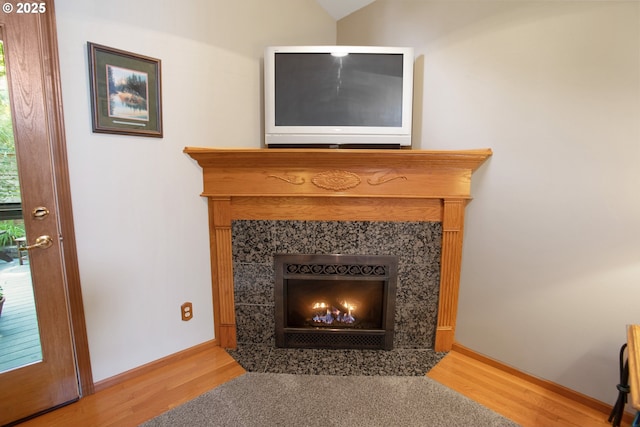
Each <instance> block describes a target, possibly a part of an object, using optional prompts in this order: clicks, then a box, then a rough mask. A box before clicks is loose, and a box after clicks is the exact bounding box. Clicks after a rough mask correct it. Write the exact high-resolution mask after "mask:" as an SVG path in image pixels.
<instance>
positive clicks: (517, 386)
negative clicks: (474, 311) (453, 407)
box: [427, 347, 631, 427]
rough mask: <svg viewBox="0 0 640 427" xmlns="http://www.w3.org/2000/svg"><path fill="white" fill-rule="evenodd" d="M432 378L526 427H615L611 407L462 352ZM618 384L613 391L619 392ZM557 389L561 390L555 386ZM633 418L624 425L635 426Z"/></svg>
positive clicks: (447, 359) (438, 368) (447, 360)
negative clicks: (571, 396)
mask: <svg viewBox="0 0 640 427" xmlns="http://www.w3.org/2000/svg"><path fill="white" fill-rule="evenodd" d="M427 376H428V377H429V378H432V379H434V380H436V381H438V382H439V383H441V384H444V385H446V386H447V387H449V388H451V389H453V390H456V391H457V392H458V393H461V394H463V395H465V396H467V397H469V398H471V399H473V400H475V401H476V402H478V403H480V404H482V405H484V406H486V407H488V408H490V409H492V410H494V411H495V412H497V413H499V414H501V415H503V416H505V417H506V418H509V419H510V420H512V421H514V422H516V423H518V424H520V425H521V426H522V427H572V426H582V427H611V423H609V422H608V421H607V418H608V417H609V413H610V410H611V408H609V407H608V406H606V405H604V404H602V403H600V402H596V401H593V402H588V401H589V400H590V398H587V397H585V398H584V400H585V403H584V404H583V403H580V402H577V401H576V399H575V398H570V397H568V396H567V395H571V394H576V395H577V393H575V392H572V391H570V390H566V389H565V390H566V391H568V393H567V392H563V390H560V391H559V392H554V391H552V390H550V389H549V387H545V386H544V384H540V383H544V381H540V380H535V379H534V380H533V381H530V380H528V379H527V378H526V377H527V375H526V374H521V373H517V372H514V373H509V372H508V370H507V371H505V370H504V369H500V368H498V367H495V366H492V364H491V363H486V362H485V361H482V360H478V359H477V358H474V357H470V356H467V355H465V354H464V353H462V352H459V351H455V347H454V351H451V352H449V354H447V355H446V356H445V357H444V359H442V360H441V361H440V362H439V363H438V364H437V365H436V366H435V367H434V368H433V369H432V370H431V371H429V373H428V374H427ZM614 386H615V385H613V386H612V392H615V388H614ZM555 387H559V386H557V385H555ZM629 417H630V415H627V416H626V417H625V418H624V419H623V423H622V426H629V425H630V424H631V419H630V418H629Z"/></svg>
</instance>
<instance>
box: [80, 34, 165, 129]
mask: <svg viewBox="0 0 640 427" xmlns="http://www.w3.org/2000/svg"><path fill="white" fill-rule="evenodd" d="M87 46H88V50H89V74H90V83H91V100H92V103H91V107H92V112H93V115H92V122H93V131H94V132H99V133H113V134H123V135H137V136H149V137H157V138H161V137H162V96H161V84H160V82H161V79H160V60H159V59H155V58H150V57H147V56H142V55H137V54H134V53H131V52H125V51H123V50H119V49H114V48H110V47H106V46H101V45H98V44H95V43H91V42H89V43H87Z"/></svg>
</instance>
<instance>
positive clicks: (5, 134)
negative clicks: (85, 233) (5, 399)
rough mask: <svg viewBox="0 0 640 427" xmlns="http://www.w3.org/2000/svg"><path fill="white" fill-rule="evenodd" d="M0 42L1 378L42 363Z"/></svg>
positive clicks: (2, 49) (0, 43)
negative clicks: (27, 366) (7, 373)
mask: <svg viewBox="0 0 640 427" xmlns="http://www.w3.org/2000/svg"><path fill="white" fill-rule="evenodd" d="M24 246H26V239H25V229H24V219H23V213H22V203H21V198H20V182H19V179H18V164H17V161H16V150H15V144H14V139H13V123H12V121H11V106H10V104H9V89H8V85H7V74H6V68H5V61H4V45H3V43H2V41H1V40H0V292H1V294H2V296H3V299H1V300H0V372H5V371H8V370H11V369H16V368H19V367H21V366H25V365H29V364H31V363H35V362H39V361H41V360H42V347H41V345H40V333H39V329H38V318H37V315H36V307H35V301H34V297H33V285H32V281H31V269H30V267H29V255H28V253H27V252H26V251H20V250H19V249H20V247H24Z"/></svg>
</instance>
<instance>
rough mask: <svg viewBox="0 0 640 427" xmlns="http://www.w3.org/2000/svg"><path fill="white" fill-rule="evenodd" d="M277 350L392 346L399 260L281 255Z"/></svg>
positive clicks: (277, 278) (278, 259)
mask: <svg viewBox="0 0 640 427" xmlns="http://www.w3.org/2000/svg"><path fill="white" fill-rule="evenodd" d="M274 267H275V287H274V288H275V295H274V296H275V324H276V327H275V335H276V346H277V347H293V348H359V349H384V350H391V349H392V348H393V326H394V316H395V294H396V281H397V272H398V258H397V257H396V256H391V255H336V254H334V255H317V254H276V255H274Z"/></svg>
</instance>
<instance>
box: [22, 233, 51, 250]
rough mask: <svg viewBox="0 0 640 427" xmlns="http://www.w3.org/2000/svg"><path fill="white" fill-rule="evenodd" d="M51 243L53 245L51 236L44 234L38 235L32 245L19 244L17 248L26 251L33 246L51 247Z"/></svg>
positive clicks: (33, 247)
mask: <svg viewBox="0 0 640 427" xmlns="http://www.w3.org/2000/svg"><path fill="white" fill-rule="evenodd" d="M51 245H53V239H52V238H51V236H47V235H46V234H45V235H44V236H40V237H38V238H37V239H36V242H35V243H34V244H33V245H28V246H20V247H19V248H18V250H20V251H28V250H30V249H35V248H40V249H47V248H48V247H51Z"/></svg>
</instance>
